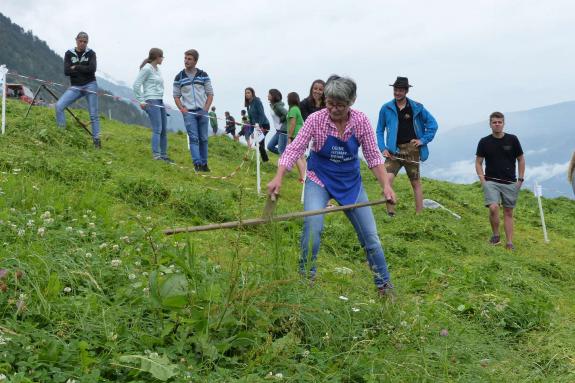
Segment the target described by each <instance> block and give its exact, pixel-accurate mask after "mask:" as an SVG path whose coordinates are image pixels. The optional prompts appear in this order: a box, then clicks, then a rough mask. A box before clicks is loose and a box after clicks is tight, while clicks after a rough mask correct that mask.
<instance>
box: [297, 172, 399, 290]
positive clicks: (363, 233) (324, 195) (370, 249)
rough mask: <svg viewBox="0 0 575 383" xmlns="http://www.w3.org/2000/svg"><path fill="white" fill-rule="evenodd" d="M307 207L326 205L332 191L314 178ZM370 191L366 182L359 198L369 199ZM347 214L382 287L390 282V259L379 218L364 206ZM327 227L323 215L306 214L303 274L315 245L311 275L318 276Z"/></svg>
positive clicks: (307, 192)
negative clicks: (382, 236)
mask: <svg viewBox="0 0 575 383" xmlns="http://www.w3.org/2000/svg"><path fill="white" fill-rule="evenodd" d="M304 194H305V196H304V210H316V209H323V208H325V207H326V205H327V203H328V201H329V200H330V198H331V197H330V194H329V193H328V191H327V190H326V189H325V188H324V187H321V186H319V185H318V184H316V183H315V182H313V181H311V180H309V179H308V180H306V182H305V192H304ZM367 200H368V199H367V194H365V190H364V189H363V186H362V187H361V190H360V192H359V195H358V197H357V201H356V202H358V203H359V202H365V201H367ZM345 214H346V216H347V218H348V219H349V220H350V222H351V224H352V225H353V227H354V229H355V232H356V233H357V237H358V239H359V243H360V244H361V247H362V248H363V249H364V251H365V255H366V258H367V262H368V264H369V267H370V269H371V271H372V272H373V275H374V277H373V280H374V282H375V284H376V286H377V287H382V286H383V285H384V284H385V283H386V282H389V278H390V277H389V271H388V270H387V263H386V261H385V255H384V253H383V247H382V246H381V242H380V240H379V235H378V234H377V226H376V225H375V218H374V217H373V213H372V211H371V207H369V206H366V207H361V208H357V209H352V210H346V211H345ZM322 230H323V215H314V216H311V217H305V219H304V225H303V232H302V235H301V258H300V262H299V270H300V273H301V274H302V275H306V273H307V271H306V263H307V258H308V253H309V249H310V247H311V252H312V256H311V261H312V265H311V269H310V273H311V276H312V277H313V276H315V273H316V270H317V266H316V261H317V253H318V252H319V244H320V240H321V233H322Z"/></svg>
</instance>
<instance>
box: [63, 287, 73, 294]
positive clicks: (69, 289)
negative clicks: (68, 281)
mask: <svg viewBox="0 0 575 383" xmlns="http://www.w3.org/2000/svg"><path fill="white" fill-rule="evenodd" d="M64 292H65V293H70V292H72V288H71V287H68V286H66V287H64Z"/></svg>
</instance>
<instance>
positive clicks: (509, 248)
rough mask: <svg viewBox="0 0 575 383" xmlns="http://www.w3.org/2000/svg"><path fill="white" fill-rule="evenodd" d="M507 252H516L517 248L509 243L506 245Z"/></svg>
mask: <svg viewBox="0 0 575 383" xmlns="http://www.w3.org/2000/svg"><path fill="white" fill-rule="evenodd" d="M505 250H509V251H513V250H515V246H513V244H512V243H507V244H506V245H505Z"/></svg>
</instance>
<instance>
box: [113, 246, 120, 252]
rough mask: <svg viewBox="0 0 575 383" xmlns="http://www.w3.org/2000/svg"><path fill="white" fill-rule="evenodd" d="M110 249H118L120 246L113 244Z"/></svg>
mask: <svg viewBox="0 0 575 383" xmlns="http://www.w3.org/2000/svg"><path fill="white" fill-rule="evenodd" d="M112 250H114V251H118V250H120V246H118V245H114V246H112Z"/></svg>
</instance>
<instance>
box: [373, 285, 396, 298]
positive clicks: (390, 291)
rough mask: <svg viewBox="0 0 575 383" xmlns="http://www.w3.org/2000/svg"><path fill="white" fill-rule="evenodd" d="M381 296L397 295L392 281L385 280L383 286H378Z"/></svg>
mask: <svg viewBox="0 0 575 383" xmlns="http://www.w3.org/2000/svg"><path fill="white" fill-rule="evenodd" d="M377 291H378V293H379V296H380V297H393V296H394V295H395V290H394V288H393V285H392V284H391V282H385V283H384V284H383V286H379V287H378V288H377Z"/></svg>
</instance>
